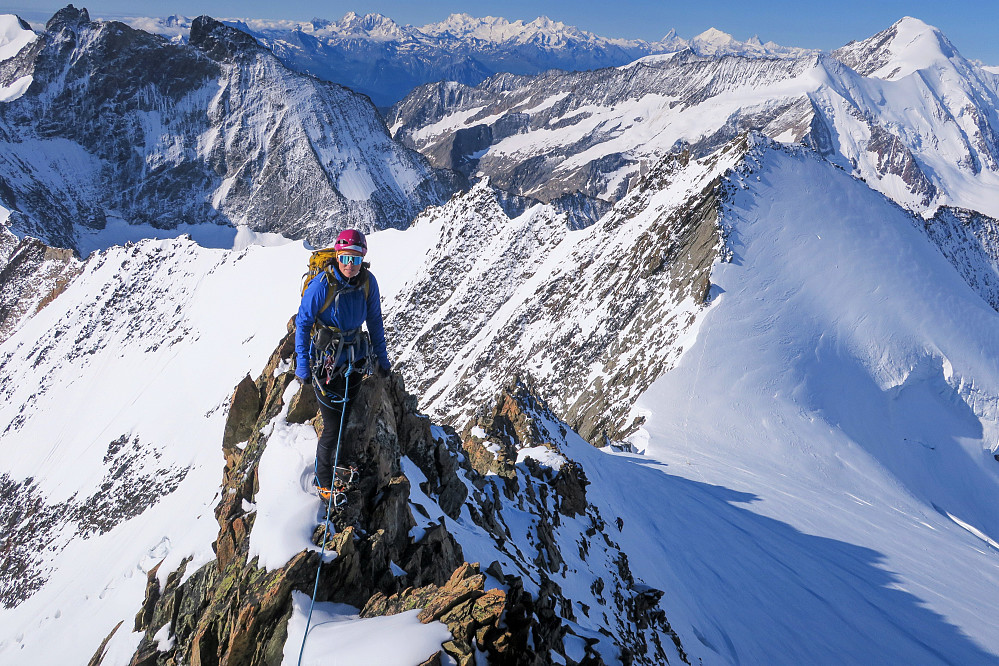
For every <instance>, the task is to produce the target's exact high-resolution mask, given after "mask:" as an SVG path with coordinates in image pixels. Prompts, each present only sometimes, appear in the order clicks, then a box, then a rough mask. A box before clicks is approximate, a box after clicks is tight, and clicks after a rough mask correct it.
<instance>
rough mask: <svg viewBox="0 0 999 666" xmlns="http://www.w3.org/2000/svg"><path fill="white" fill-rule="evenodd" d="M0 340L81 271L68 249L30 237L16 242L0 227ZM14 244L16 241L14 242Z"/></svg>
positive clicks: (61, 290) (78, 263) (40, 307)
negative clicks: (49, 245)
mask: <svg viewBox="0 0 999 666" xmlns="http://www.w3.org/2000/svg"><path fill="white" fill-rule="evenodd" d="M0 234H2V235H3V236H2V238H0V257H5V258H4V259H0V342H3V341H4V340H6V339H7V337H9V336H10V334H11V333H12V332H13V331H14V329H15V328H17V325H18V324H19V323H21V322H22V321H23V320H24V319H26V318H28V317H30V316H31V315H33V314H34V313H35V312H37V311H38V310H41V309H42V308H43V307H45V306H46V305H47V304H48V303H49V302H51V301H52V299H54V298H55V297H56V296H58V295H59V294H60V293H62V292H63V290H65V289H66V287H67V286H68V285H69V283H70V282H71V281H72V280H73V278H74V277H76V276H77V275H78V274H79V272H80V270H81V263H80V261H79V260H78V259H76V257H74V256H73V252H72V251H71V250H61V249H58V248H52V247H48V246H47V245H45V244H44V243H42V242H41V241H39V240H37V239H34V238H25V239H24V240H21V241H17V239H16V237H14V236H13V235H12V234H10V232H9V231H7V230H6V229H0ZM15 243H16V244H15Z"/></svg>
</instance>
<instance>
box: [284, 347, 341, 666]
mask: <svg viewBox="0 0 999 666" xmlns="http://www.w3.org/2000/svg"><path fill="white" fill-rule="evenodd" d="M353 372H354V363H353V356H351V361H350V363H349V364H348V365H347V369H346V372H344V380H345V381H344V389H343V398H342V399H341V400H336V399H335V396H334V402H336V403H339V404H341V405H343V409H341V410H340V432H339V433H337V436H336V449H335V450H334V452H333V479H334V483H333V485H335V480H336V469H337V467H338V463H339V462H340V442H341V441H342V440H343V421H344V415H345V414H346V413H347V409H346V407H347V401H348V400H350V375H351V373H353ZM317 385H318V384H317ZM324 395H325V393H324ZM316 467H317V468H318V467H319V458H318V456H317V457H316ZM331 490H332V489H331ZM336 495H337V493H336V492H331V493H330V496H329V499H328V500H326V522H325V523H324V524H323V546H322V551H321V552H320V553H319V566H317V567H316V583H315V585H313V587H312V603H311V604H309V617H308V619H307V620H306V621H305V633H304V634H302V649H301V650H300V651H299V653H298V666H302V657H303V656H304V655H305V641H306V640H308V638H309V626H310V625H311V624H312V611H313V609H315V607H316V594H318V593H319V573H320V572H321V571H322V569H323V560H324V559H325V558H326V540H327V539H328V538H329V536H330V526H331V524H330V515H331V513H332V510H333V507H334V503H333V502H334V497H336ZM341 497H342V501H341V502H340V504H337V505H336V506H337V507H338V508H339V507H340V506H342V505H343V504H344V503H345V502H346V501H347V495H346V494H345V493H341Z"/></svg>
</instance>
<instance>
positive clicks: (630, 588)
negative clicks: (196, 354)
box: [91, 331, 685, 666]
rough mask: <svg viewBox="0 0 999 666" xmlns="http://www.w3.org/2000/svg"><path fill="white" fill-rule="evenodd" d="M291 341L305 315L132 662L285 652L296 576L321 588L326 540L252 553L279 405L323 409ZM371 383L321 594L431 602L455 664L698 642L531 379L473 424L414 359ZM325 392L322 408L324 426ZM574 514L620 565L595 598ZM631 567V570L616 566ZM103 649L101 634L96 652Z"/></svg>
mask: <svg viewBox="0 0 999 666" xmlns="http://www.w3.org/2000/svg"><path fill="white" fill-rule="evenodd" d="M293 348H294V337H293V332H291V331H290V332H289V333H288V335H287V336H286V337H285V338H284V339H283V340H282V342H281V343H280V344H279V345H278V347H277V349H276V350H275V352H274V354H273V356H272V358H271V360H270V362H269V363H268V365H267V367H266V368H265V369H264V371H263V372H262V373H261V375H260V376H259V377H258V378H257V379H256V380H255V381H254V380H250V379H249V378H245V379H244V380H243V381H242V382H240V384H239V386H238V387H237V388H236V390H235V392H234V395H233V398H232V402H231V407H230V411H229V417H228V423H227V424H226V429H225V441H224V451H225V454H226V466H225V471H224V476H223V483H222V494H221V497H222V499H221V501H220V503H219V504H218V506H217V507H216V517H217V519H218V522H219V533H218V538H217V539H216V541H215V544H214V548H215V553H216V558H215V560H214V561H212V562H210V563H208V564H206V565H204V566H203V567H201V568H200V569H198V570H197V571H193V572H192V571H188V570H187V562H185V563H184V564H183V565H182V566H181V567H180V568H179V569H178V570H176V571H173V572H170V573H168V574H166V575H163V573H162V572H160V571H159V570H158V568H157V569H154V570H153V571H151V572H150V573H149V577H148V584H147V589H146V598H145V601H144V602H143V604H142V606H141V608H139V609H138V612H137V614H136V616H135V618H134V623H133V626H134V630H135V631H141V632H144V638H143V639H142V641H141V643H140V645H139V647H138V649H137V650H136V652H135V654H134V656H133V659H132V662H131V663H132V664H133V666H152V665H153V664H157V665H161V666H165V665H168V664H169V665H173V664H181V663H184V664H198V665H200V666H208V665H209V664H240V665H248V666H253V665H256V664H278V663H280V662H281V660H282V658H283V657H282V655H283V653H284V649H285V647H284V645H285V642H286V641H287V638H288V624H289V619H290V618H291V616H292V613H293V603H292V592H293V591H299V592H303V593H305V594H306V595H311V594H312V586H313V582H314V580H315V575H316V568H317V567H318V566H319V563H320V554H319V552H317V551H314V550H309V549H306V550H303V551H301V552H299V553H298V554H297V555H294V556H293V557H292V558H291V559H290V560H289V561H288V562H287V563H285V564H284V565H283V566H281V567H279V568H272V569H269V570H268V569H266V568H264V567H262V566H261V565H260V563H259V561H258V559H257V558H256V557H253V556H251V553H250V546H249V543H250V534H251V533H252V531H253V529H254V525H255V521H256V513H255V510H254V509H253V507H255V506H256V504H255V503H256V502H257V493H258V491H259V477H258V471H259V465H260V461H261V457H262V455H263V453H264V451H265V450H266V448H267V446H268V441H269V438H270V437H271V436H272V433H273V432H274V430H275V427H274V423H275V420H276V419H283V420H287V419H288V415H289V414H290V413H291V412H292V411H294V410H295V409H297V410H298V412H299V414H298V416H297V418H298V419H301V418H302V417H303V416H304V415H306V413H307V411H308V407H307V406H306V405H308V404H309V403H308V401H307V400H304V399H303V397H304V395H305V392H307V391H310V390H311V387H306V388H305V389H304V391H303V389H301V388H300V389H299V390H298V391H297V392H294V391H291V390H289V386H290V385H291V383H292V382H293V381H294V379H293V377H294V369H293V367H292V366H293V356H294V349H293ZM292 394H294V397H293V398H291V396H292ZM288 398H291V399H290V400H289V404H287V405H286V404H285V400H286V399H288ZM356 400H357V402H356V403H355V407H354V409H353V411H352V416H351V419H350V421H349V422H348V424H347V425H346V430H345V441H349V442H351V445H350V446H349V451H348V455H349V456H350V458H351V460H353V461H354V462H355V463H356V464H357V465H358V467H359V468H360V470H361V475H360V480H359V481H358V482H357V484H356V486H355V487H354V489H352V490H351V491H350V501H349V504H348V508H347V509H346V510H345V511H343V512H342V513H340V514H339V515H338V517H337V519H336V522H337V527H338V528H339V530H338V531H337V532H336V533H335V534H329V535H327V534H326V533H325V530H324V528H323V527H318V528H316V531H315V534H314V535H313V538H314V540H315V542H316V543H317V544H321V543H322V540H323V539H326V547H327V549H328V550H330V551H333V552H335V557H334V558H333V559H332V561H329V560H327V561H326V563H324V564H323V565H322V568H321V574H320V577H319V582H318V588H317V589H318V592H317V596H316V599H317V600H318V601H320V602H323V601H335V602H339V603H346V604H350V605H352V606H354V607H356V608H357V609H359V610H358V614H359V616H360V617H362V618H369V617H375V616H380V615H391V614H396V613H401V612H405V611H409V610H413V609H420V613H419V619H420V621H422V622H437V621H439V622H441V623H443V624H445V625H446V626H447V627H448V629H449V631H450V633H451V636H452V638H451V640H448V641H445V642H444V643H443V644H442V645H441V650H440V651H439V652H438V653H437V654H436V655H434V656H432V657H431V658H430V659H429V660H428V661H427V662H425V663H428V664H442V663H445V661H446V660H445V656H447V657H449V658H450V659H451V660H453V661H455V662H457V663H458V664H461V665H462V666H466V665H472V664H476V663H483V661H482V660H483V659H485V662H487V663H491V664H516V665H524V666H527V665H537V666H540V665H542V664H550V663H556V662H557V663H566V664H603V663H616V662H617V661H621V662H622V663H648V664H652V663H666V662H667V661H669V657H668V656H667V654H670V655H680V658H681V659H682V660H684V659H685V657H684V656H683V654H684V653H683V651H682V648H680V646H679V640H678V639H677V638H676V635H675V634H674V633H672V630H671V629H669V624H668V622H666V621H665V616H664V614H663V613H662V611H661V609H658V608H657V604H658V601H659V598H660V597H661V596H662V592H659V591H652V590H648V589H644V588H642V586H641V585H640V584H637V583H636V582H635V581H634V579H633V578H631V577H630V573H628V568H627V556H626V555H625V554H624V553H622V552H620V549H618V548H617V547H616V546H615V545H614V544H613V542H612V540H611V539H610V538H609V537H608V536H607V533H608V530H606V529H605V528H606V526H605V525H604V523H603V521H602V519H600V517H599V511H597V510H596V509H595V508H594V507H593V506H591V505H590V504H588V503H587V499H586V485H587V481H586V476H585V472H584V471H583V470H582V468H581V467H580V466H578V465H576V464H574V463H572V462H571V461H569V460H567V459H566V458H565V456H564V454H563V452H562V451H561V449H560V445H559V442H560V441H561V442H564V441H565V438H566V436H567V435H569V433H568V431H567V427H566V426H565V424H563V423H561V422H560V421H559V420H558V419H557V417H555V416H554V414H553V413H551V412H550V410H549V409H548V408H547V406H546V405H545V404H544V402H543V401H542V400H540V399H539V398H536V397H534V396H533V395H532V394H531V392H530V391H529V390H528V388H527V386H526V385H524V384H521V383H517V384H515V385H513V386H511V387H510V388H509V389H508V390H507V391H504V392H503V393H502V394H501V395H500V396H498V398H497V400H496V403H495V405H494V406H493V407H492V408H490V409H487V410H486V412H484V416H483V418H481V419H480V420H478V421H477V422H475V423H474V424H469V426H468V427H467V428H466V429H465V432H466V435H465V436H459V435H458V434H457V433H456V432H454V431H453V430H449V429H444V428H440V427H438V426H435V425H433V424H432V423H431V422H430V421H429V420H428V419H427V418H426V417H425V416H423V415H421V414H419V412H418V411H417V410H416V400H415V398H413V397H412V396H410V395H408V394H407V393H406V391H405V389H404V387H403V384H402V381H401V378H400V377H399V376H398V375H394V376H392V377H390V378H387V379H381V378H375V377H369V378H366V379H364V380H363V381H362V384H361V387H360V392H359V394H358V397H357V399H356ZM312 404H313V407H312V412H311V414H312V418H311V419H310V422H311V423H312V424H313V425H314V426H315V427H316V429H317V430H319V429H320V428H321V419H319V418H317V415H316V411H315V406H314V403H312ZM472 431H474V432H476V433H481V434H482V435H483V437H482V438H480V439H483V440H488V441H497V440H499V439H504V440H506V441H507V442H508V444H509V446H508V448H507V458H506V459H505V461H504V463H503V465H502V468H503V469H504V475H503V476H496V475H491V476H487V475H488V473H489V472H490V471H491V470H492V469H494V468H496V466H497V463H496V462H495V461H493V462H489V461H487V460H486V459H485V456H483V457H482V458H481V459H476V458H473V457H472V456H471V455H464V454H463V451H471V450H472V449H473V448H474V443H475V440H476V437H475V436H469V435H468V434H467V433H470V432H472ZM244 436H245V439H244ZM580 442H581V440H580ZM583 446H585V444H584V445H583ZM538 447H540V448H541V449H544V450H545V451H548V452H549V453H550V454H551V455H552V456H553V457H555V458H557V459H559V460H561V461H562V462H563V463H564V464H562V465H560V466H556V467H558V469H555V468H553V462H552V460H549V459H547V458H544V457H542V458H543V463H538V462H537V461H536V460H535V459H534V458H530V457H528V458H527V459H526V461H521V462H518V457H522V452H523V451H525V450H528V449H529V450H532V451H534V450H536V449H538ZM296 481H297V480H296V479H291V480H289V482H290V483H295V482H296ZM504 505H505V506H504ZM511 511H513V512H517V513H518V514H526V515H527V516H531V517H532V518H531V525H532V526H531V527H530V529H529V530H528V532H527V534H523V535H521V534H518V535H513V534H512V532H511V530H510V528H509V526H508V522H507V521H508V520H509V519H510V518H509V516H511ZM459 515H464V516H465V520H466V521H467V518H468V517H471V519H472V522H471V523H463V524H465V527H464V529H465V530H466V531H467V530H468V529H475V530H477V533H478V534H479V536H478V537H476V538H477V540H478V541H479V542H480V543H481V542H483V540H484V541H485V542H490V541H491V542H492V543H494V545H495V554H496V560H495V561H492V562H489V563H488V566H487V567H485V568H484V569H483V568H482V567H483V565H484V564H486V563H479V562H468V561H466V559H465V556H464V554H463V549H462V546H461V544H460V543H459V541H458V539H457V538H456V536H455V534H454V533H453V532H452V529H453V527H452V526H453V525H455V523H453V522H452V521H451V518H457V517H459ZM563 521H572V522H573V524H575V523H577V522H578V523H579V527H578V529H577V531H578V534H577V539H578V542H577V543H571V544H570V545H571V546H572V548H573V549H577V548H579V549H580V553H582V552H583V551H582V549H583V548H584V546H583V545H579V544H582V543H583V542H584V541H589V540H592V539H593V538H594V537H597V535H602V536H603V539H604V545H603V547H602V548H603V550H601V546H600V545H599V544H596V545H594V546H592V547H591V546H588V545H587V546H585V548H586V549H587V550H590V549H591V548H592V551H593V552H592V554H593V558H592V559H593V560H594V562H597V563H600V562H603V564H598V566H604V569H603V570H601V572H600V573H602V574H603V575H602V576H598V577H597V579H598V580H601V581H606V582H601V584H600V585H599V587H600V590H599V591H598V592H596V593H593V591H592V590H591V591H590V592H589V593H588V594H587V602H588V603H583V604H581V605H580V601H579V600H578V599H573V598H572V596H571V594H568V593H566V592H564V591H563V587H562V585H564V584H565V581H564V580H562V579H563V578H565V577H566V576H570V575H572V572H571V571H570V569H569V565H573V566H575V565H578V564H579V562H578V561H577V560H578V559H579V558H580V557H583V558H584V559H585V555H578V554H575V553H572V554H565V553H562V552H561V550H562V549H564V548H565V543H564V541H563V539H564V538H565V535H561V534H560V527H559V526H560V525H562V524H563ZM574 529H575V528H574ZM584 532H585V535H588V536H584ZM524 539H526V540H527V541H524ZM522 541H523V543H521V542H522ZM528 542H534V543H535V544H536V546H535V553H534V554H533V555H532V554H531V552H530V551H528V550H525V548H527V543H528ZM477 550H478V551H479V552H481V547H477ZM598 550H599V551H600V552H601V553H602V554H603V553H604V552H606V553H608V554H607V555H606V561H603V560H601V558H599V557H597V556H596V554H597V551H598ZM608 567H609V568H608ZM622 572H623V574H624V577H623V578H621V580H619V581H618V580H612V577H613V578H616V577H620V576H621V575H622ZM560 580H562V582H561V584H560V582H559V581H560ZM591 597H593V598H591ZM597 597H599V598H602V599H603V600H604V604H605V607H603V608H601V609H600V610H601V612H600V613H596V612H594V614H593V616H594V621H592V622H591V621H589V620H587V619H584V618H577V616H576V614H577V612H578V611H576V610H574V608H582V609H586V610H585V611H584V612H587V611H589V610H590V609H591V608H592V609H593V610H594V611H596V610H597V609H596V608H593V607H594V606H596V605H599V604H600V602H599V601H596V598H597ZM660 616H661V617H660ZM607 621H610V624H609V625H606V626H605V624H606V622H607ZM112 633H113V632H112ZM167 636H168V640H167V639H166V638H165V637H167ZM664 636H672V639H671V640H669V641H668V645H669V646H670V648H669V649H665V648H664V647H663V645H662V639H663V637H664ZM570 638H571V640H570ZM674 640H675V641H676V642H675V643H674V642H673V641H674ZM106 642H107V641H105V643H106ZM570 645H571V646H572V647H571V649H570V647H569V646H570ZM101 649H103V646H102V648H101ZM572 655H575V657H573V656H572ZM101 659H102V656H101V650H98V653H97V654H95V655H94V659H93V660H92V662H91V663H93V664H99V663H100V662H101Z"/></svg>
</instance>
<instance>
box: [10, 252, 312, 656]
mask: <svg viewBox="0 0 999 666" xmlns="http://www.w3.org/2000/svg"><path fill="white" fill-rule="evenodd" d="M307 256H308V255H307V253H306V252H305V250H304V249H303V248H302V245H301V244H300V243H295V244H287V245H283V246H280V247H266V248H265V247H251V248H248V249H247V250H245V251H239V252H233V251H230V252H224V251H221V250H211V249H204V248H199V247H198V246H197V245H195V244H194V243H193V242H191V241H189V240H183V239H180V240H166V241H143V242H142V243H140V244H138V245H134V246H130V247H125V248H121V247H118V248H112V249H110V250H107V251H105V252H104V253H102V254H98V255H94V256H92V257H91V259H90V260H89V261H88V262H87V264H86V265H85V267H84V271H83V273H82V274H81V275H80V277H78V278H77V279H76V280H75V281H74V282H73V283H72V284H71V285H70V286H69V288H68V289H67V290H66V292H65V293H63V294H62V295H61V296H60V297H59V298H58V299H57V300H56V301H55V302H54V303H53V304H52V305H50V306H49V307H47V308H45V309H43V310H42V311H41V312H39V313H38V314H36V315H35V316H34V317H32V318H31V319H30V320H28V321H26V322H25V323H24V324H23V326H22V327H21V328H20V329H18V331H17V332H16V333H15V334H14V335H13V336H12V337H11V338H9V339H8V340H6V341H5V342H4V343H3V345H2V346H0V360H2V362H3V364H4V367H5V370H4V373H3V374H5V375H6V377H5V378H4V381H3V385H2V387H0V390H2V391H3V395H4V397H3V400H2V404H0V424H2V427H4V428H6V430H5V431H4V435H3V442H4V446H3V447H2V448H0V469H2V470H3V472H4V473H5V474H7V475H9V476H10V477H11V478H12V479H14V480H16V481H19V480H21V479H24V478H27V477H31V478H33V479H34V480H35V482H36V483H37V484H38V487H39V490H40V492H42V493H43V494H44V499H45V501H46V502H48V503H56V502H59V501H63V500H67V499H71V498H72V496H75V497H76V498H78V499H80V501H82V498H86V497H88V496H89V495H90V494H91V493H94V492H97V493H100V492H101V483H102V478H103V477H104V476H105V469H104V468H105V465H106V462H107V459H108V456H109V455H111V453H112V449H113V447H114V446H115V445H117V440H118V438H119V437H120V436H122V435H123V434H125V435H126V436H127V438H130V439H129V440H128V441H129V442H133V443H132V444H125V446H126V447H128V446H134V447H135V452H136V454H137V455H138V456H139V458H138V461H139V462H138V465H139V467H138V468H137V471H141V475H142V476H139V477H137V478H135V479H134V481H135V482H136V483H139V484H140V488H141V485H148V484H150V483H153V482H155V481H157V480H158V477H160V476H162V475H163V474H164V472H165V471H166V472H170V471H171V470H181V471H182V473H183V477H182V480H181V481H180V483H179V485H178V486H177V487H176V489H175V490H174V491H173V492H171V493H169V494H167V495H165V496H163V497H162V498H160V499H159V501H158V502H156V503H154V504H153V505H152V506H150V507H149V508H147V509H146V510H145V511H143V512H142V514H141V515H140V516H137V517H134V518H130V519H125V520H124V521H123V522H120V523H118V524H116V525H114V526H113V528H112V529H110V531H107V532H105V533H96V534H91V535H90V536H85V537H80V536H74V533H75V530H74V528H75V524H74V519H73V518H72V517H71V516H70V515H67V516H65V517H64V518H63V520H62V521H61V522H60V523H58V524H57V527H56V528H55V529H53V530H52V532H51V533H50V534H49V535H48V539H49V546H50V549H49V550H48V551H47V552H46V553H44V554H40V557H42V558H43V562H44V565H43V566H44V571H45V572H46V574H48V575H50V578H49V580H48V582H47V583H46V584H45V585H44V586H43V587H41V589H39V590H38V591H37V592H36V593H35V594H34V595H33V596H31V597H30V598H28V599H27V600H26V601H24V602H23V603H22V604H20V605H19V606H17V607H16V608H14V609H0V626H3V631H2V633H0V662H5V663H6V662H11V663H14V662H16V663H39V664H40V663H71V662H75V661H77V660H79V658H80V656H81V654H82V651H88V650H89V651H90V652H93V650H96V648H97V644H99V642H100V638H102V637H103V636H106V635H107V634H108V633H109V632H110V630H111V629H112V628H113V627H114V626H115V624H117V622H118V621H119V620H122V619H125V620H126V623H125V624H126V625H127V626H126V627H125V628H123V629H121V630H119V631H118V633H117V634H116V636H115V638H114V639H113V640H112V641H111V643H110V644H109V647H108V650H109V655H108V657H107V660H106V662H105V663H127V662H128V660H129V658H130V655H131V653H132V651H134V648H135V646H136V644H137V643H138V641H139V638H140V636H139V635H137V634H131V633H129V631H128V627H130V626H131V620H129V619H128V618H131V617H132V616H134V614H135V610H136V603H137V601H140V600H141V599H142V597H143V594H144V589H145V583H146V572H147V571H149V570H150V569H151V568H152V567H153V566H155V565H156V564H157V563H159V562H160V561H163V564H162V566H161V568H160V572H161V574H162V575H163V576H164V577H165V575H166V573H167V572H169V571H173V570H174V569H176V568H177V566H178V565H179V564H180V562H181V560H182V559H183V558H185V557H193V560H192V561H191V562H190V563H189V564H188V568H187V571H188V573H191V572H193V571H194V570H196V569H197V568H198V567H199V566H201V564H203V563H205V562H207V561H208V560H210V559H212V558H214V553H213V552H212V549H211V543H212V541H213V540H214V539H215V536H216V535H217V532H218V524H217V522H216V520H215V517H214V507H215V505H216V504H217V503H218V499H219V497H218V488H219V483H220V479H221V472H222V467H223V463H224V461H223V458H222V455H221V447H220V443H221V437H222V430H223V427H224V423H225V414H226V407H227V404H228V399H229V395H230V393H231V391H232V388H233V386H235V384H236V383H237V382H238V381H239V380H240V379H241V378H242V377H243V376H244V375H245V374H247V373H250V374H251V375H254V376H256V375H257V374H259V372H260V371H261V369H262V368H263V364H264V363H266V360H267V358H268V357H269V355H270V353H271V351H272V350H273V348H274V345H275V344H276V342H277V341H278V340H280V339H281V337H282V336H283V335H284V332H285V327H286V324H287V321H288V318H289V317H290V316H291V315H292V314H293V313H294V310H295V307H296V306H297V300H298V293H299V292H298V283H299V279H300V276H301V271H300V268H301V267H302V266H304V265H305V262H306V259H307ZM102 308H103V310H102ZM99 311H103V312H104V313H105V314H104V315H103V316H98V314H97V313H98V312H99ZM171 331H172V332H171ZM15 376H16V381H13V380H12V378H14V377H15ZM122 441H124V440H122ZM109 442H110V443H111V445H110V446H109ZM143 476H144V477H145V480H143V478H142V477H143ZM128 480H133V479H128ZM108 499H109V501H114V498H113V497H109V498H108ZM140 510H141V507H140ZM94 518H97V517H96V516H95V517H94ZM53 636H59V637H62V639H60V640H51V637H53ZM74 637H75V638H74ZM95 637H96V638H97V642H96V643H95V642H94V641H95ZM84 646H85V647H84Z"/></svg>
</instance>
